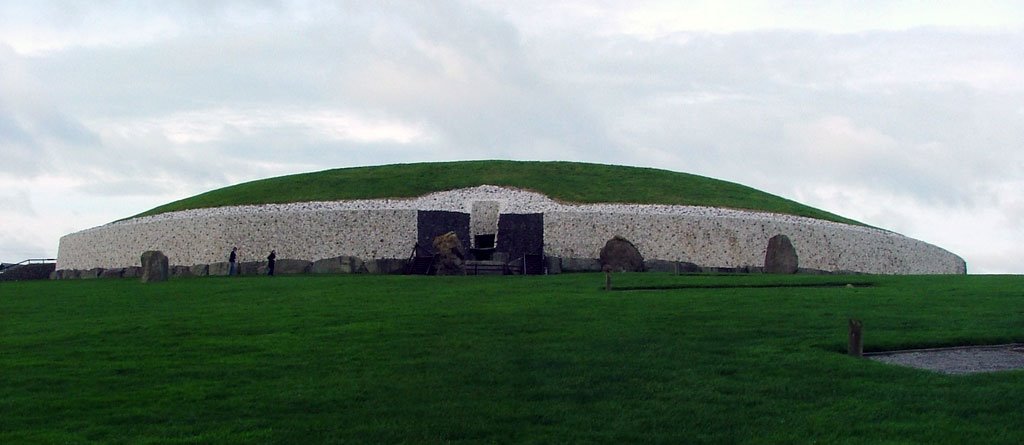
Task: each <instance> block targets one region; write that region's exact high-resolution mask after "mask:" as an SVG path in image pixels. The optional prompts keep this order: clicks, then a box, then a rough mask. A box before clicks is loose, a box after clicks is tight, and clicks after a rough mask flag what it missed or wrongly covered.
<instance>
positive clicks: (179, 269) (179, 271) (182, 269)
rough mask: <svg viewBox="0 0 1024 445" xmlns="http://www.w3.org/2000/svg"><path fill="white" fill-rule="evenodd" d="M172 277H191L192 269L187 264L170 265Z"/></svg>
mask: <svg viewBox="0 0 1024 445" xmlns="http://www.w3.org/2000/svg"><path fill="white" fill-rule="evenodd" d="M171 276H172V277H191V276H192V269H191V268H190V267H189V266H171Z"/></svg>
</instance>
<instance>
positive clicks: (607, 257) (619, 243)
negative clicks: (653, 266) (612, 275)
mask: <svg viewBox="0 0 1024 445" xmlns="http://www.w3.org/2000/svg"><path fill="white" fill-rule="evenodd" d="M605 268H610V269H611V271H612V272H643V271H644V257H643V256H642V255H640V251H639V250H637V248H636V246H634V245H633V243H631V242H629V240H627V239H625V238H623V237H621V236H618V235H615V237H613V238H612V239H610V240H608V242H606V243H605V244H604V248H602V249H601V269H602V270H604V269H605Z"/></svg>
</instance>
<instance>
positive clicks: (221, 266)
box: [206, 261, 231, 277]
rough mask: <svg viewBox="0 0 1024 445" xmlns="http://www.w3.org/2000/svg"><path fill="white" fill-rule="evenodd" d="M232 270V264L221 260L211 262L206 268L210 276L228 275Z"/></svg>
mask: <svg viewBox="0 0 1024 445" xmlns="http://www.w3.org/2000/svg"><path fill="white" fill-rule="evenodd" d="M230 270H231V264H230V263H228V262H227V261H220V262H217V263H210V264H209V266H208V267H207V269H206V274H207V275H209V276H218V277H219V276H223V275H227V274H228V272H229V271H230Z"/></svg>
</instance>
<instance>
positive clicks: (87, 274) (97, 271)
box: [79, 267, 103, 280]
mask: <svg viewBox="0 0 1024 445" xmlns="http://www.w3.org/2000/svg"><path fill="white" fill-rule="evenodd" d="M100 275H103V268H102V267H94V268H92V269H89V270H84V271H82V274H81V275H80V276H79V278H82V279H83V280H91V279H94V278H99V277H100Z"/></svg>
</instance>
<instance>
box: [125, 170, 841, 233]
mask: <svg viewBox="0 0 1024 445" xmlns="http://www.w3.org/2000/svg"><path fill="white" fill-rule="evenodd" d="M481 184H489V185H503V186H512V187H518V188H523V189H529V190H535V191H538V192H541V193H544V194H546V195H548V196H550V197H552V198H554V199H558V200H562V201H567V202H578V203H597V202H622V203H637V204H679V205H698V206H711V207H728V208H737V209H749V210H761V211H767V212H774V213H784V214H791V215H799V216H807V217H811V218H818V219H825V220H829V221H837V222H845V223H849V224H860V223H858V222H856V221H853V220H850V219H847V218H843V217H840V216H838V215H834V214H831V213H828V212H825V211H822V210H819V209H815V208H812V207H808V206H805V205H803V204H800V203H798V202H795V201H791V200H788V199H784V198H781V197H779V196H775V195H771V194H768V193H765V192H762V191H759V190H756V189H753V188H750V187H747V186H744V185H740V184H735V183H732V182H726V181H720V180H717V179H712V178H707V177H703V176H697V175H691V174H686V173H678V172H673V171H668V170H658V169H652V168H638V167H624V166H617V165H600V164H585V163H579V162H522V161H461V162H436V163H419V164H395V165H383V166H375V167H356V168H342V169H335V170H325V171H321V172H314V173H303V174H298V175H289V176H281V177H276V178H269V179H263V180H259V181H252V182H246V183H243V184H237V185H233V186H230V187H225V188H222V189H217V190H213V191H209V192H206V193H203V194H200V195H196V196H193V197H190V198H185V199H182V200H180V201H175V202H171V203H168V204H165V205H163V206H160V207H157V208H155V209H152V210H149V211H147V212H144V213H142V214H140V215H136V216H145V215H153V214H159V213H164V212H171V211H176V210H186V209H193V208H204V207H220V206H228V205H242V204H266V203H288V202H301V201H335V200H346V199H370V198H395V197H415V196H421V195H425V194H428V193H431V192H437V191H444V190H451V189H457V188H465V187H475V186H478V185H481Z"/></svg>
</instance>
